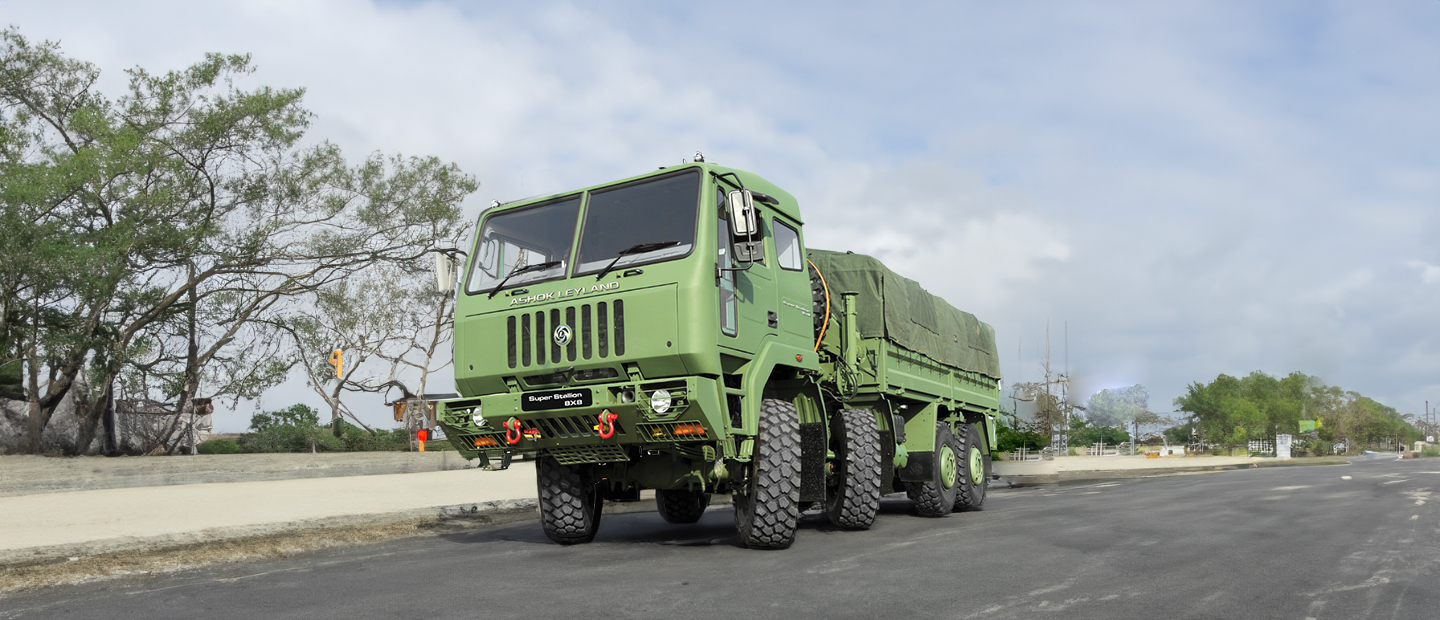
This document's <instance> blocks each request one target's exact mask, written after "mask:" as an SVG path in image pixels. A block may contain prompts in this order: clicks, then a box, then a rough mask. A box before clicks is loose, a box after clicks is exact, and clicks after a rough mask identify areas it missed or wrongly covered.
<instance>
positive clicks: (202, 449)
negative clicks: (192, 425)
mask: <svg viewBox="0 0 1440 620" xmlns="http://www.w3.org/2000/svg"><path fill="white" fill-rule="evenodd" d="M195 450H196V451H197V452H199V453H200V454H239V453H241V452H244V451H245V449H244V448H242V447H240V444H239V443H238V442H236V441H235V440H234V439H209V440H206V441H202V442H200V445H198V446H195Z"/></svg>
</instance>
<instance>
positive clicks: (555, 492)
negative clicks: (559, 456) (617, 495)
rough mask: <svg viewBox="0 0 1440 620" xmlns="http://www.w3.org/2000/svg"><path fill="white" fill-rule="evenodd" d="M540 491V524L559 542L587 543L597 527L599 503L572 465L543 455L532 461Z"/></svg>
mask: <svg viewBox="0 0 1440 620" xmlns="http://www.w3.org/2000/svg"><path fill="white" fill-rule="evenodd" d="M535 474H536V476H535V477H536V479H537V481H538V486H539V491H540V497H539V499H540V527H541V529H543V530H545V536H547V537H549V538H550V540H553V541H555V542H557V543H560V544H562V545H574V544H579V543H588V542H590V541H592V540H594V539H595V532H596V530H598V529H599V528H600V513H601V510H602V508H603V502H602V501H601V499H600V494H599V492H598V490H597V489H596V488H595V487H594V485H588V484H586V483H585V480H584V478H583V477H582V476H581V475H580V472H579V471H577V470H576V468H574V467H571V466H567V465H561V464H560V463H559V462H558V461H556V460H555V458H554V457H551V456H548V455H547V456H544V457H541V458H540V460H538V461H536V463H535Z"/></svg>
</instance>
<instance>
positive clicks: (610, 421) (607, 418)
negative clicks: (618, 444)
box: [600, 411, 620, 439]
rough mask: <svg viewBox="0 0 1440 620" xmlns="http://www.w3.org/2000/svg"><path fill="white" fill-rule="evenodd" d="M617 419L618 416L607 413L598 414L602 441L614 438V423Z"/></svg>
mask: <svg viewBox="0 0 1440 620" xmlns="http://www.w3.org/2000/svg"><path fill="white" fill-rule="evenodd" d="M619 419H620V416H618V415H615V414H613V413H611V412H609V411H606V412H605V413H602V414H600V437H601V438H602V439H609V438H611V437H614V436H615V421H616V420H619Z"/></svg>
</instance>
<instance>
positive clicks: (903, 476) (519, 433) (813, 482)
mask: <svg viewBox="0 0 1440 620" xmlns="http://www.w3.org/2000/svg"><path fill="white" fill-rule="evenodd" d="M802 224H803V222H802V220H801V219H800V208H799V205H798V204H797V202H796V200H795V198H794V197H793V196H791V195H790V194H789V193H786V192H785V191H784V190H782V189H780V188H779V187H776V186H775V185H773V184H771V183H770V182H768V181H766V180H765V179H763V178H761V177H759V176H758V175H755V174H753V173H750V172H745V171H741V170H735V169H730V168H724V167H721V166H716V165H713V164H708V163H703V162H697V163H694V164H687V165H681V166H675V167H669V168H661V169H660V170H658V171H655V172H651V173H649V174H644V175H640V176H636V177H632V178H629V179H625V180H621V181H617V182H614V183H607V184H604V185H598V186H595V187H591V188H587V189H582V190H577V191H573V192H566V193H562V194H556V195H553V196H547V197H542V198H535V199H529V200H525V201H520V202H515V203H511V204H505V205H497V206H496V207H493V208H492V209H490V210H488V211H487V212H486V213H484V214H483V215H482V217H481V219H480V222H479V224H478V229H477V232H476V235H475V245H474V247H473V250H472V251H471V253H470V257H469V264H468V266H467V268H466V269H465V271H464V276H463V277H462V278H461V279H460V282H461V286H460V290H459V291H458V292H457V296H458V301H457V304H456V320H455V357H454V359H455V382H456V386H457V388H458V391H459V393H460V394H461V397H460V398H456V399H453V400H448V401H444V402H442V403H440V406H439V407H438V415H437V421H438V423H439V424H440V426H441V427H443V428H444V430H445V434H446V437H447V438H448V439H449V440H450V441H451V442H452V443H453V444H454V445H455V447H456V448H457V449H458V450H459V451H460V452H461V453H463V454H464V455H465V456H466V457H467V458H481V459H487V460H488V459H500V460H502V461H503V462H504V463H507V464H508V462H509V455H511V454H514V453H516V452H520V451H525V452H535V453H537V454H538V455H539V458H538V460H537V462H536V471H537V478H538V486H539V502H540V516H541V524H542V527H543V529H544V531H545V534H546V535H547V536H549V537H550V538H551V539H552V540H554V541H556V542H558V543H562V544H573V543H583V542H589V541H590V540H591V539H593V538H594V536H595V532H596V529H597V528H598V526H599V524H600V517H601V509H602V507H603V505H604V500H607V499H608V500H613V501H633V500H638V499H639V497H640V491H641V490H642V489H654V490H655V498H656V504H657V505H658V509H659V512H660V515H661V516H662V517H663V518H664V519H665V520H666V521H668V522H670V523H693V522H695V521H696V520H698V519H699V518H700V516H701V514H702V513H703V512H704V511H705V507H706V506H707V505H708V504H709V502H710V497H711V495H712V494H715V493H729V494H731V495H732V497H733V503H734V505H735V525H736V527H737V528H738V529H739V532H740V535H741V537H742V538H743V540H744V542H745V543H746V544H747V545H748V546H750V547H753V548H784V547H788V546H789V545H790V544H791V543H792V542H793V540H794V538H795V529H796V525H797V522H798V520H799V518H800V514H801V512H803V511H805V510H809V509H812V508H813V509H820V510H823V511H824V512H825V513H826V514H827V515H828V516H829V519H830V520H831V521H832V522H834V523H835V525H837V526H839V527H841V528H846V529H865V528H867V527H869V526H870V525H871V523H872V522H873V521H874V520H875V516H876V514H877V512H878V511H879V503H880V497H881V496H882V495H884V494H888V493H893V492H899V491H902V490H903V491H904V492H906V493H907V494H908V495H909V497H910V498H911V499H913V500H914V502H915V508H916V510H917V512H918V513H919V514H921V515H924V516H930V517H940V516H945V515H948V514H949V513H950V512H951V511H952V510H967V509H976V508H979V507H980V506H981V504H982V503H983V502H984V501H985V490H986V485H987V482H988V480H989V477H990V475H989V474H990V451H991V449H992V447H993V446H994V444H995V419H996V415H997V413H998V409H999V389H1000V372H999V364H998V360H997V355H996V350H995V337H994V332H993V330H992V329H991V328H990V326H989V325H986V324H984V323H981V322H979V321H978V320H976V319H975V317H974V316H973V315H971V314H968V313H965V312H961V311H959V310H956V309H955V308H953V307H951V306H950V305H949V304H947V303H945V301H944V300H941V299H939V298H937V297H935V296H933V295H931V294H929V293H928V292H926V291H925V290H923V289H921V288H920V287H919V286H918V285H917V284H916V283H915V282H914V281H912V280H908V279H905V278H903V277H900V276H898V275H896V274H895V273H894V272H892V271H890V270H889V269H887V268H886V267H885V266H884V265H882V264H880V262H879V261H877V260H875V259H873V258H870V257H867V256H862V255H859V254H851V253H841V252H827V251H822V250H807V249H806V247H805V243H804V233H803V230H804V229H803V225H802ZM956 276H957V277H960V274H958V273H957V274H956Z"/></svg>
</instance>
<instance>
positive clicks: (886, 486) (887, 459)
mask: <svg viewBox="0 0 1440 620" xmlns="http://www.w3.org/2000/svg"><path fill="white" fill-rule="evenodd" d="M894 492H895V431H880V494H881V495H889V494H891V493H894Z"/></svg>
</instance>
